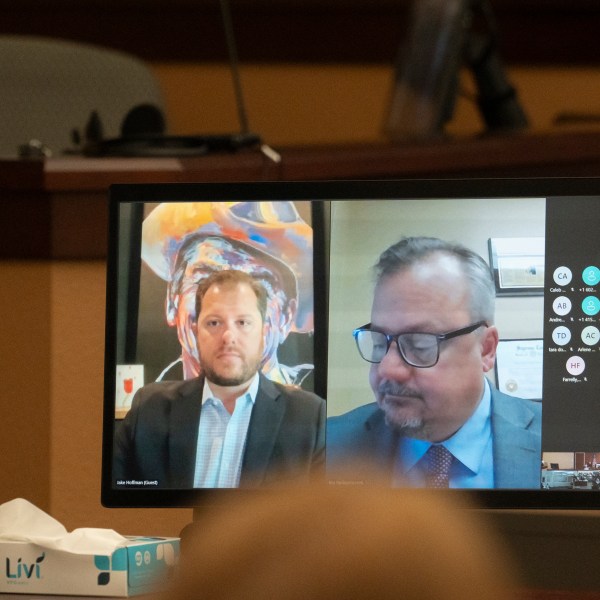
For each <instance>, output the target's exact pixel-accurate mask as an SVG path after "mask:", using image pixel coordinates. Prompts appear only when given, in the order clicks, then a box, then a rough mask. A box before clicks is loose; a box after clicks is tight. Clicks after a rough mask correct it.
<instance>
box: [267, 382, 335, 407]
mask: <svg viewBox="0 0 600 600" xmlns="http://www.w3.org/2000/svg"><path fill="white" fill-rule="evenodd" d="M265 382H268V383H265ZM269 384H272V385H273V386H274V388H275V389H276V390H277V392H278V393H279V394H281V395H282V396H285V397H286V398H287V399H288V401H290V402H300V403H309V404H312V405H315V406H319V407H320V406H324V405H325V400H324V399H323V398H321V396H318V395H317V394H315V393H313V392H309V391H307V390H304V389H302V388H301V387H300V386H297V385H291V384H285V383H278V382H276V381H272V380H270V379H267V378H264V379H263V385H267V386H268V385H269Z"/></svg>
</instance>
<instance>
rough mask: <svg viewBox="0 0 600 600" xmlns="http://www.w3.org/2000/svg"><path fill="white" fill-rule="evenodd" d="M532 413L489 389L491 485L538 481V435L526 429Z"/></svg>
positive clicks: (512, 485)
mask: <svg viewBox="0 0 600 600" xmlns="http://www.w3.org/2000/svg"><path fill="white" fill-rule="evenodd" d="M534 416H535V415H534V414H533V413H532V412H531V411H530V410H529V409H528V408H527V407H526V406H523V405H522V404H521V403H517V402H515V401H514V399H513V398H511V397H510V396H507V395H505V394H501V393H499V392H497V391H496V390H493V391H492V436H493V439H494V465H495V473H494V477H495V482H494V485H495V487H497V488H505V489H511V488H512V489H515V488H523V487H530V486H531V482H532V481H536V480H539V478H540V468H541V467H540V464H541V463H540V461H541V456H540V442H539V437H538V436H537V435H536V434H535V433H533V432H532V431H531V430H529V429H528V427H529V425H530V424H531V422H532V420H533V419H534Z"/></svg>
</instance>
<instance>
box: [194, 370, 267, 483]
mask: <svg viewBox="0 0 600 600" xmlns="http://www.w3.org/2000/svg"><path fill="white" fill-rule="evenodd" d="M258 383H259V376H258V373H257V374H256V376H255V377H254V379H253V380H252V383H251V384H250V387H249V388H248V391H247V392H246V393H245V394H243V395H242V396H240V397H239V398H236V401H235V408H234V409H233V413H231V414H230V413H229V412H228V410H227V409H226V408H225V406H224V405H223V402H221V400H219V399H218V398H215V397H214V396H213V395H212V392H211V391H210V387H209V386H208V383H207V382H206V380H205V381H204V389H203V391H202V410H201V411H200V425H199V428H198V446H197V449H196V470H195V472H194V487H195V488H235V487H238V486H239V484H240V475H241V472H242V459H243V457H244V448H245V447H246V437H247V435H248V426H249V424H250V417H251V415H252V408H253V406H254V402H255V401H256V394H257V393H258Z"/></svg>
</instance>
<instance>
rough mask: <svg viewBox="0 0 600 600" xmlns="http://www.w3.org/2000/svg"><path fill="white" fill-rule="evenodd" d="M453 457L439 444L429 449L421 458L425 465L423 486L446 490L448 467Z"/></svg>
mask: <svg viewBox="0 0 600 600" xmlns="http://www.w3.org/2000/svg"><path fill="white" fill-rule="evenodd" d="M453 459H454V456H452V454H451V453H450V452H449V451H448V450H446V448H445V447H444V446H442V445H439V444H434V445H432V446H430V447H429V450H427V452H426V453H425V456H424V457H423V462H424V464H425V486H426V487H428V488H447V487H449V482H450V467H451V465H452V460H453Z"/></svg>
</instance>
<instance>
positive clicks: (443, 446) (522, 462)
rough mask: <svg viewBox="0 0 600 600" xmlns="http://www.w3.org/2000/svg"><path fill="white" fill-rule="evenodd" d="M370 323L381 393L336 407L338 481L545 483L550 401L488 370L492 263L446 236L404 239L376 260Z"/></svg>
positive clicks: (332, 470) (331, 437)
mask: <svg viewBox="0 0 600 600" xmlns="http://www.w3.org/2000/svg"><path fill="white" fill-rule="evenodd" d="M375 270H376V277H377V278H376V286H375V292H374V298H373V305H372V309H371V322H370V323H368V324H366V325H363V326H362V327H358V328H357V329H355V330H354V332H353V334H354V339H355V342H356V346H357V350H358V352H359V353H360V355H361V357H362V358H363V359H364V360H365V361H367V362H368V363H370V371H369V382H370V385H371V388H372V390H373V393H374V396H375V402H373V403H371V404H367V405H365V406H361V407H359V408H357V409H355V410H353V411H350V412H348V413H346V414H343V415H340V416H337V417H331V418H330V419H329V420H328V424H327V465H328V475H329V479H330V481H331V482H335V483H363V482H365V481H368V480H369V479H370V478H371V477H373V478H377V479H379V478H381V476H384V477H387V476H388V475H390V476H391V483H392V485H413V486H417V487H424V486H427V487H457V488H505V489H512V488H539V486H540V460H541V442H540V440H541V405H540V404H539V403H537V402H534V401H530V400H524V399H522V398H516V397H513V396H508V395H506V394H503V393H501V392H499V391H498V390H496V389H495V388H494V386H493V385H492V384H491V383H490V382H489V381H488V379H487V378H486V377H485V373H487V372H489V371H490V370H491V369H492V368H493V366H494V361H495V356H496V347H497V345H498V331H497V329H496V327H495V326H494V324H493V323H494V301H495V288H494V283H493V280H492V277H491V274H490V270H489V268H488V266H487V264H486V263H485V261H484V260H483V259H482V258H481V257H480V256H479V255H477V254H476V253H474V252H472V251H471V250H469V249H467V248H465V247H463V246H461V245H458V244H450V243H447V242H445V241H442V240H440V239H437V238H426V237H413V238H403V239H402V240H400V241H399V242H398V243H396V244H394V245H392V246H391V247H389V248H388V249H387V250H385V251H384V252H383V253H382V254H381V256H380V258H379V261H378V263H377V265H376V267H375Z"/></svg>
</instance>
